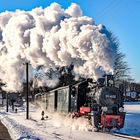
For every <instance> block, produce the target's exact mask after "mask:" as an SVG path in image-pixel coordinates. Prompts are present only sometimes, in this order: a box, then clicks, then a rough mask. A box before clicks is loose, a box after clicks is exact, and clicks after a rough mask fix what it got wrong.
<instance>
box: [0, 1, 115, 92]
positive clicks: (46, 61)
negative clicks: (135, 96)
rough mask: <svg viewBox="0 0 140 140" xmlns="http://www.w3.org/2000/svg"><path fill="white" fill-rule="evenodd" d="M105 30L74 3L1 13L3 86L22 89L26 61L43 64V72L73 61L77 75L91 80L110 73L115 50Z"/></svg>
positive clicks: (7, 88)
mask: <svg viewBox="0 0 140 140" xmlns="http://www.w3.org/2000/svg"><path fill="white" fill-rule="evenodd" d="M106 32H107V30H106V28H105V27H104V26H102V25H95V24H94V22H93V21H92V19H91V18H89V17H86V16H82V11H81V9H80V7H79V6H78V5H77V4H72V5H71V6H70V7H68V9H62V8H61V6H60V5H59V4H57V3H53V4H51V5H50V6H49V7H47V8H45V9H42V8H36V9H33V10H32V11H20V10H17V11H15V12H3V13H0V79H2V81H3V82H4V83H6V84H7V85H6V87H5V89H6V90H7V91H15V90H20V89H21V86H22V81H23V79H24V69H25V66H24V65H23V63H25V62H26V61H29V62H30V63H31V65H32V67H33V68H36V67H37V66H39V65H42V66H43V70H44V71H45V72H46V71H48V70H49V69H50V68H52V69H55V68H56V67H61V66H67V65H70V64H71V63H73V64H74V74H75V76H76V77H78V76H79V75H80V76H84V77H90V78H93V79H94V80H96V79H97V78H98V77H100V76H102V75H103V74H104V73H105V72H112V70H113V65H114V59H115V52H116V50H115V48H114V46H113V45H112V42H111V41H110V38H109V37H108V36H107V33H106Z"/></svg>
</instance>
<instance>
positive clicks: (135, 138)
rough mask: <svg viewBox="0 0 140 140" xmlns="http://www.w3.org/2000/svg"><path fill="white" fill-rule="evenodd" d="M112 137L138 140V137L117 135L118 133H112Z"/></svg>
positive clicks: (139, 138)
mask: <svg viewBox="0 0 140 140" xmlns="http://www.w3.org/2000/svg"><path fill="white" fill-rule="evenodd" d="M112 135H114V136H118V137H122V138H127V139H131V140H140V137H135V136H130V135H128V134H124V133H119V132H114V133H112Z"/></svg>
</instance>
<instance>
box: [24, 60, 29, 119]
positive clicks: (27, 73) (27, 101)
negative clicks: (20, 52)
mask: <svg viewBox="0 0 140 140" xmlns="http://www.w3.org/2000/svg"><path fill="white" fill-rule="evenodd" d="M25 65H26V119H29V71H28V69H29V63H28V62H26V64H25Z"/></svg>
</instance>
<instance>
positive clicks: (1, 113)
mask: <svg viewBox="0 0 140 140" xmlns="http://www.w3.org/2000/svg"><path fill="white" fill-rule="evenodd" d="M138 106H140V105H138ZM138 106H137V108H138ZM127 107H128V106H127V105H126V106H125V108H126V109H127V111H128V108H127ZM129 109H130V110H131V109H133V107H132V108H131V106H129ZM139 110H140V109H139ZM41 111H42V108H38V109H36V107H35V106H34V105H32V104H30V119H29V120H27V119H26V112H25V105H24V106H23V107H20V108H18V112H17V113H14V112H13V111H12V110H11V108H9V112H8V113H7V112H5V108H0V118H1V121H2V122H3V123H4V124H5V126H6V127H7V128H8V130H9V132H10V135H11V137H12V139H13V140H15V139H18V140H28V139H29V140H123V139H124V138H120V137H116V136H112V135H110V134H104V133H96V132H91V131H88V130H91V128H90V126H89V125H88V122H87V121H86V120H85V119H83V118H78V119H70V118H68V117H64V116H60V115H58V114H48V113H47V112H45V116H48V118H47V117H46V118H45V120H41ZM131 111H132V110H131ZM129 115H131V114H128V116H129ZM126 118H127V123H128V126H129V125H132V124H131V121H132V120H131V119H130V118H129V117H126ZM133 119H134V118H133ZM137 120H138V121H137V126H138V128H140V122H139V119H138V116H137ZM127 123H126V126H125V129H124V130H123V131H130V130H128V128H127ZM137 126H135V124H133V125H132V127H134V128H135V129H136V128H137ZM138 128H137V129H138ZM135 132H136V131H135ZM124 140H125V139H124Z"/></svg>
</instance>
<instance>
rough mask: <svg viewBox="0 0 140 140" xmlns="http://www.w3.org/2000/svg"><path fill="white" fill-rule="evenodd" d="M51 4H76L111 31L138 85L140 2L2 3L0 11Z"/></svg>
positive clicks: (43, 0) (24, 0)
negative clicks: (116, 38) (117, 40)
mask: <svg viewBox="0 0 140 140" xmlns="http://www.w3.org/2000/svg"><path fill="white" fill-rule="evenodd" d="M53 2H57V3H59V4H60V5H61V6H62V8H64V9H65V8H67V7H68V6H69V5H70V4H71V3H77V4H78V5H79V6H80V7H81V9H82V11H83V15H85V16H89V17H91V18H93V20H94V21H95V23H96V24H104V25H105V26H106V27H107V29H109V30H111V31H112V32H113V33H114V34H115V35H116V36H117V37H118V39H119V42H120V50H121V52H123V53H124V54H125V61H126V62H127V63H128V66H129V67H130V68H131V70H130V73H131V75H132V78H134V79H135V81H137V82H140V71H139V70H140V63H139V62H138V60H140V0H30V1H29V0H11V1H10V0H2V1H0V12H4V11H15V10H16V9H21V10H26V11H28V10H31V9H33V8H36V7H40V6H41V7H43V8H45V7H47V6H49V5H50V4H51V3H53Z"/></svg>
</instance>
